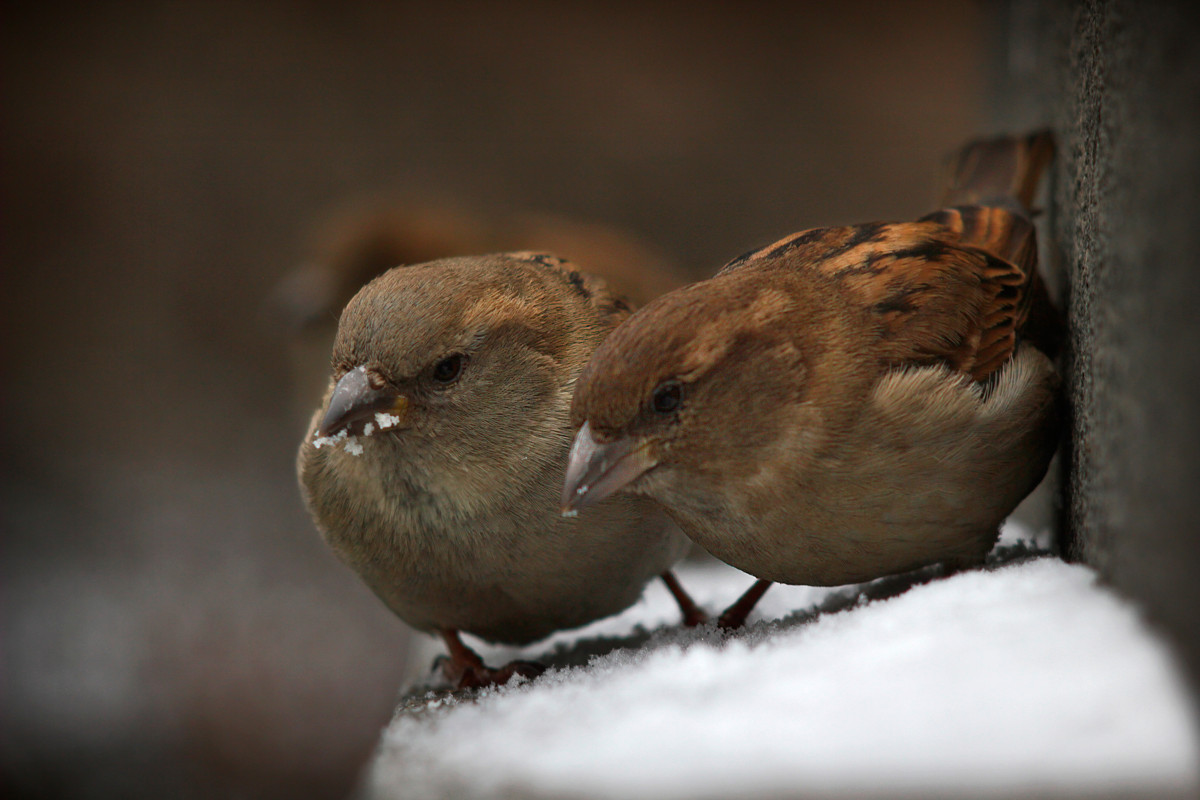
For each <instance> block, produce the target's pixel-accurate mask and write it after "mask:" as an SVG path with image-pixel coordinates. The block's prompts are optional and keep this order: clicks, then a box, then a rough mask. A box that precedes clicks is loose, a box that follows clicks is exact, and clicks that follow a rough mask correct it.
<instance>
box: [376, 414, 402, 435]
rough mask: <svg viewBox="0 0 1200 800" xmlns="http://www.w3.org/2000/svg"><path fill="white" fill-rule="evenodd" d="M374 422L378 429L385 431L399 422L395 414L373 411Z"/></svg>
mask: <svg viewBox="0 0 1200 800" xmlns="http://www.w3.org/2000/svg"><path fill="white" fill-rule="evenodd" d="M375 424H376V425H378V426H379V430H381V431H386V430H387V429H388V428H394V427H396V426H397V425H399V424H400V417H398V416H396V415H395V414H387V413H384V412H383V411H376V412H375Z"/></svg>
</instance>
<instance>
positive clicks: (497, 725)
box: [367, 526, 1200, 798]
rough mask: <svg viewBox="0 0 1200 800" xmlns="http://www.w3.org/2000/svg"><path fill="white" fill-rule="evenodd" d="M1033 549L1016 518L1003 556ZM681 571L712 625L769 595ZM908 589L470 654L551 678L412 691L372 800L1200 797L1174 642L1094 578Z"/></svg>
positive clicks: (791, 592)
mask: <svg viewBox="0 0 1200 800" xmlns="http://www.w3.org/2000/svg"><path fill="white" fill-rule="evenodd" d="M1021 535H1022V532H1021V531H1019V530H1017V529H1015V528H1013V527H1012V526H1010V527H1009V528H1008V530H1007V533H1006V538H1005V540H1002V541H1007V542H1009V543H1010V544H1011V541H1012V539H1013V538H1014V536H1021ZM1024 538H1028V536H1027V535H1025V537H1024ZM678 572H679V577H680V580H681V581H682V582H683V584H684V586H685V587H686V588H688V589H689V590H690V591H691V592H692V593H693V596H694V597H695V598H696V599H697V600H698V601H699V602H700V603H701V604H702V605H704V606H705V607H706V608H708V609H709V610H710V611H716V610H719V609H720V608H722V607H723V606H725V605H727V604H728V603H730V602H732V600H733V599H734V598H735V597H736V596H737V595H738V594H739V593H740V592H741V591H743V590H744V589H745V588H747V587H748V586H749V585H750V583H751V582H752V579H751V578H750V577H749V576H746V575H744V574H742V573H739V572H737V571H736V570H733V569H731V568H729V567H725V566H724V565H719V564H715V563H713V564H701V565H695V564H685V565H684V566H683V567H682V568H681V569H680V570H679V571H678ZM926 577H929V576H928V575H927V576H926ZM910 582H911V581H910ZM907 585H908V584H907V583H904V582H897V581H894V580H893V581H891V582H890V583H889V581H888V580H887V579H885V580H884V581H877V582H875V583H873V584H869V585H867V586H866V587H865V588H863V587H843V588H841V589H817V588H810V587H790V586H774V587H772V588H771V590H770V591H769V592H768V593H767V595H766V596H765V597H764V598H763V600H762V602H761V603H760V606H759V608H758V610H757V611H756V613H755V614H754V615H753V616H752V617H751V624H750V625H749V626H748V627H747V628H746V629H745V630H743V631H741V632H739V633H737V634H735V635H732V636H727V635H724V634H722V633H720V632H718V631H717V630H716V629H715V628H714V627H712V626H704V627H701V628H698V629H692V630H685V629H682V628H680V627H679V625H678V613H679V612H678V610H677V608H676V607H675V606H674V604H673V602H672V601H671V600H670V598H669V596H668V594H667V592H666V590H665V589H664V588H663V587H662V586H661V584H660V583H659V582H655V583H654V584H652V585H651V586H650V587H649V588H648V589H647V591H646V593H645V595H644V597H643V598H642V600H641V601H640V602H639V603H638V604H637V605H635V606H634V607H633V608H631V609H629V610H627V611H626V612H624V613H622V614H620V615H618V616H616V617H612V618H610V619H607V620H602V621H600V622H597V623H594V624H593V625H590V626H588V627H586V628H583V629H581V630H579V631H574V632H568V633H562V634H558V635H556V636H554V637H552V638H551V639H549V640H547V641H546V642H544V643H541V644H540V645H537V646H534V647H530V648H525V649H523V650H519V651H516V650H511V649H509V650H506V649H502V648H492V647H486V646H483V645H482V644H480V643H478V642H472V644H473V645H475V646H476V647H477V649H478V650H479V652H480V653H481V655H483V656H484V658H485V659H486V660H487V661H488V662H489V663H491V664H495V665H498V664H500V663H503V662H504V661H505V660H506V659H508V658H513V657H517V656H520V657H523V658H535V659H536V658H540V659H541V660H543V661H546V662H547V663H551V664H554V665H555V666H554V667H553V668H552V669H551V670H550V671H548V672H547V673H546V674H545V675H543V676H542V677H540V678H538V679H537V680H535V681H532V682H523V683H519V684H518V683H517V682H514V683H510V684H509V685H508V686H506V687H503V688H500V689H495V690H489V691H486V692H482V693H480V694H479V695H478V696H477V697H475V698H473V699H471V698H462V697H454V696H449V695H445V694H440V695H438V694H434V693H429V694H427V695H423V696H422V695H417V696H415V697H410V698H409V699H407V700H406V701H405V702H403V703H402V704H401V709H400V710H399V711H398V713H397V715H396V718H395V719H394V720H393V722H392V724H391V725H390V726H389V728H388V729H387V731H386V732H385V734H384V737H383V741H382V743H381V746H380V750H379V753H378V755H377V758H376V760H375V762H374V764H373V766H372V769H371V772H370V774H369V776H368V787H367V788H368V792H369V793H370V794H371V795H372V796H382V797H417V798H419V797H442V796H454V797H491V796H505V797H508V796H518V797H520V796H532V797H559V796H568V795H569V796H571V797H613V798H620V797H647V798H709V797H713V798H718V797H720V798H724V797H735V796H736V797H778V796H786V795H796V794H803V793H813V792H816V793H832V794H839V795H840V794H844V793H852V794H857V793H883V794H884V795H885V796H890V795H912V796H920V795H922V794H927V793H930V792H939V793H946V792H949V793H964V794H967V795H970V796H977V795H979V794H981V793H993V794H994V793H1000V792H1003V793H1012V792H1015V791H1020V792H1042V793H1045V792H1058V791H1062V792H1067V793H1074V792H1092V791H1101V790H1103V791H1109V792H1111V791H1122V790H1126V789H1128V790H1131V791H1135V792H1137V793H1138V794H1139V796H1140V795H1141V793H1142V792H1147V793H1148V794H1149V795H1154V794H1156V793H1158V792H1166V791H1179V792H1185V793H1186V792H1192V791H1194V790H1196V789H1197V788H1200V765H1198V756H1197V754H1198V753H1200V736H1198V734H1197V728H1196V721H1195V718H1194V717H1193V706H1192V703H1191V698H1190V697H1189V695H1188V692H1187V689H1186V688H1185V686H1184V685H1183V683H1182V681H1181V678H1180V677H1179V675H1178V673H1177V671H1176V668H1175V665H1174V662H1173V660H1172V657H1171V655H1170V653H1169V651H1168V650H1167V648H1166V646H1165V645H1164V644H1163V643H1162V642H1161V641H1160V640H1159V639H1158V638H1157V636H1156V635H1155V634H1154V633H1153V632H1152V630H1151V629H1149V628H1148V627H1147V625H1146V623H1145V622H1144V621H1143V619H1142V618H1141V616H1140V614H1139V613H1138V611H1137V609H1136V608H1134V607H1133V606H1132V605H1131V604H1129V603H1128V602H1126V601H1125V600H1123V599H1121V598H1120V597H1118V596H1117V595H1116V594H1114V593H1113V592H1112V591H1110V590H1109V589H1107V588H1105V587H1104V586H1102V585H1101V584H1100V583H1099V582H1098V580H1097V578H1096V576H1095V574H1094V573H1093V572H1092V571H1091V570H1090V569H1088V568H1086V567H1083V566H1077V565H1070V564H1067V563H1064V562H1062V561H1060V560H1058V559H1056V558H1053V557H1040V558H1016V559H1011V558H1010V563H1008V564H1007V565H1003V566H993V567H991V568H989V569H986V570H975V571H968V572H962V573H959V574H956V575H953V576H951V577H949V578H944V579H935V580H932V581H929V582H927V583H923V584H918V585H916V586H912V588H909V589H908V590H907V591H902V592H901V590H902V589H903V588H904V587H905V586H907ZM897 592H900V593H898V594H897ZM888 595H894V596H890V597H888ZM869 598H883V599H869ZM817 605H820V606H821V608H820V611H821V612H822V613H820V614H814V613H812V612H813V611H815V610H816V609H815V608H814V607H815V606H817ZM806 612H807V613H806ZM645 631H652V633H650V634H648V635H647V634H646V633H645ZM614 639H615V641H614ZM614 645H620V646H619V647H617V648H616V649H613V647H614ZM593 653H594V655H591V654H593Z"/></svg>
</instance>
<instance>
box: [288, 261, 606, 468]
mask: <svg viewBox="0 0 1200 800" xmlns="http://www.w3.org/2000/svg"><path fill="white" fill-rule="evenodd" d="M573 274H575V273H571V272H569V271H568V270H567V268H565V267H564V266H563V262H561V261H560V260H558V259H553V258H552V257H548V256H537V255H534V254H526V253H515V254H500V255H492V256H481V257H470V258H454V259H446V260H442V261H435V262H431V263H428V264H421V265H416V266H411V267H404V268H397V269H393V270H391V271H389V272H386V273H384V274H383V275H381V276H379V277H378V278H376V279H375V280H373V281H372V282H371V283H369V284H368V285H367V286H365V287H363V288H362V290H361V291H359V292H358V294H357V295H355V296H354V298H353V299H352V300H351V301H350V303H349V304H348V305H347V306H346V308H345V310H344V311H343V313H342V317H341V320H340V322H339V325H338V333H337V339H336V341H335V344H334V348H333V357H332V361H333V375H332V385H331V388H330V390H329V393H328V395H327V400H326V403H325V405H324V408H323V409H322V411H321V412H320V414H319V421H317V423H316V426H315V430H314V432H313V436H312V439H313V444H314V445H315V446H317V447H320V446H321V445H323V444H330V445H333V447H331V448H330V449H331V450H336V449H337V444H338V442H339V440H341V439H346V441H347V444H345V445H344V449H345V450H346V452H347V453H349V455H350V456H354V455H361V456H363V457H365V459H366V460H367V461H368V462H375V461H378V460H379V459H385V460H386V463H387V464H388V466H389V468H391V469H392V470H393V471H394V472H397V473H398V474H399V475H401V476H402V477H404V478H405V479H407V480H408V481H409V482H410V483H420V484H421V485H433V484H437V485H438V486H440V487H442V488H444V489H447V490H448V489H449V487H453V486H456V485H458V484H463V489H464V490H468V491H470V490H475V491H490V490H493V489H494V488H495V486H496V485H498V484H499V483H500V482H501V481H502V480H504V479H511V476H512V475H513V474H521V470H522V468H525V469H528V468H529V467H530V466H533V465H536V464H537V462H538V461H539V460H544V459H550V458H551V456H550V455H549V454H550V453H551V452H553V453H555V454H558V453H561V448H562V447H563V446H564V445H565V442H563V438H564V431H565V429H566V413H567V403H568V399H569V394H568V393H569V386H570V377H571V376H572V375H574V374H575V372H576V371H577V370H578V369H579V367H580V366H581V365H582V363H583V361H584V360H585V359H586V358H587V355H588V354H589V353H590V352H591V350H592V349H593V348H594V346H595V344H596V343H597V342H598V341H599V340H600V339H601V338H602V337H603V336H604V335H605V333H607V328H608V325H606V324H605V322H604V321H603V320H602V319H600V318H599V317H598V316H597V315H596V314H595V313H594V311H593V310H592V308H591V306H590V302H591V299H590V297H589V296H588V295H587V294H586V293H585V292H583V291H581V290H580V287H579V286H576V285H574V284H572V282H571V280H570V279H569V276H570V275H573ZM580 286H582V283H580ZM610 324H615V322H614V323H610ZM349 437H354V438H353V439H350V438H349ZM360 437H361V438H360ZM517 443H521V444H520V446H518V445H517ZM359 448H362V449H361V451H360V450H359ZM330 457H337V458H341V457H343V456H341V455H339V456H333V455H332V454H331V456H330ZM558 457H561V455H559V456H558ZM530 459H532V463H529V461H528V460H530ZM523 462H525V463H523ZM514 471H515V472H514ZM468 484H469V485H468Z"/></svg>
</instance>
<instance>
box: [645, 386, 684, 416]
mask: <svg viewBox="0 0 1200 800" xmlns="http://www.w3.org/2000/svg"><path fill="white" fill-rule="evenodd" d="M682 401H683V387H682V386H680V385H679V381H666V382H665V383H660V384H659V385H658V388H657V389H655V390H654V396H653V397H652V398H651V402H652V403H653V405H654V410H655V411H656V412H658V413H659V414H670V413H671V412H672V411H675V410H676V409H677V408H679V404H680V402H682Z"/></svg>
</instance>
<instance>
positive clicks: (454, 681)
mask: <svg viewBox="0 0 1200 800" xmlns="http://www.w3.org/2000/svg"><path fill="white" fill-rule="evenodd" d="M441 667H442V675H443V676H444V677H445V678H446V680H447V681H448V682H449V683H450V684H451V685H453V686H454V688H455V689H486V688H487V687H489V686H504V685H505V684H507V683H508V682H509V681H511V680H512V679H513V678H514V677H515V676H517V675H520V676H521V677H523V678H526V679H528V680H533V679H534V678H536V677H537V676H539V675H541V674H542V673H543V672H545V671H546V667H545V666H544V665H542V664H539V663H537V662H536V661H512V662H509V663H508V664H505V665H504V666H503V667H498V668H495V669H493V668H492V667H489V666H487V665H486V664H483V663H482V662H480V663H478V664H464V663H462V662H456V661H455V660H454V659H452V658H449V657H446V656H442V657H441Z"/></svg>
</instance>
